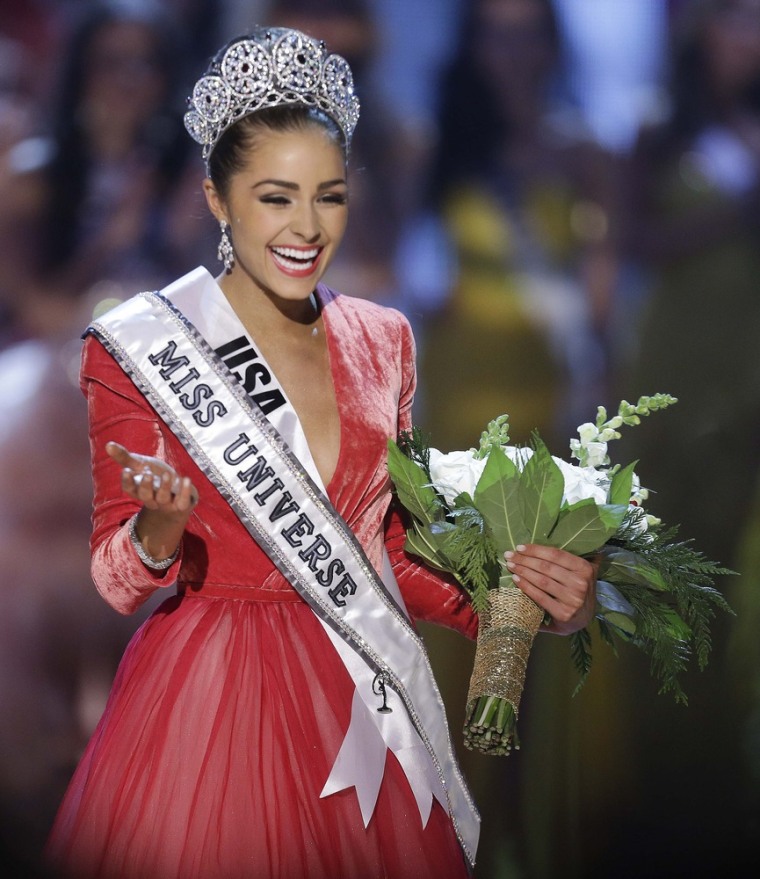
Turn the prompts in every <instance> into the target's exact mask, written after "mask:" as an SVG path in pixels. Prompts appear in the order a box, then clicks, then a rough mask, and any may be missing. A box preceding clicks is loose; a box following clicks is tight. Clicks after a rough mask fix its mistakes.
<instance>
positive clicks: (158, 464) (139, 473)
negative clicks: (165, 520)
mask: <svg viewBox="0 0 760 879" xmlns="http://www.w3.org/2000/svg"><path fill="white" fill-rule="evenodd" d="M106 452H107V453H108V455H109V457H111V458H113V460H114V461H116V463H117V464H119V465H120V466H121V468H122V470H121V487H122V488H123V489H124V491H125V492H126V493H127V494H128V495H129V496H130V497H133V498H134V499H135V500H136V501H140V503H141V504H143V506H144V507H145V508H146V509H148V510H154V511H156V512H158V513H164V514H167V515H168V516H170V517H171V516H172V515H173V514H175V515H176V514H177V513H179V514H180V515H181V514H187V515H188V516H189V514H190V511H191V510H192V509H193V507H194V506H195V505H196V504H197V503H198V491H197V489H196V488H195V486H194V485H193V483H192V482H191V481H190V479H189V478H188V477H187V476H185V477H180V476H179V474H178V473H177V471H176V470H174V468H173V467H170V466H169V464H167V463H166V462H165V461H162V460H161V459H160V458H151V457H148V456H147V455H137V454H135V453H134V452H130V451H128V450H127V449H125V448H124V446H122V445H119V443H115V442H109V443H106Z"/></svg>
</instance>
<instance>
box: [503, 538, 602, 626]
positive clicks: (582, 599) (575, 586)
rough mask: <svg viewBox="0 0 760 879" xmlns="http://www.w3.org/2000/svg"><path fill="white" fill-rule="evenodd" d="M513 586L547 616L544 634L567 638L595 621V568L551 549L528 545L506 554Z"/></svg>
mask: <svg viewBox="0 0 760 879" xmlns="http://www.w3.org/2000/svg"><path fill="white" fill-rule="evenodd" d="M505 559H506V562H507V568H508V569H509V571H510V572H511V573H512V579H513V580H514V582H515V585H516V586H517V587H518V588H519V589H521V590H522V591H523V592H524V593H525V594H526V595H527V596H528V597H529V598H532V599H533V601H535V602H536V604H537V605H539V607H542V608H543V609H544V610H545V611H546V612H547V613H548V614H549V615H550V616H551V623H548V624H547V625H545V626H543V629H544V631H547V632H554V633H555V634H557V635H570V634H572V633H573V632H577V631H578V630H579V629H583V628H584V627H585V626H587V625H588V624H589V623H590V622H591V620H592V619H593V618H594V608H595V606H596V571H597V569H596V566H595V565H594V564H592V563H591V562H589V561H587V560H586V559H582V558H580V557H579V556H576V555H573V554H572V553H569V552H566V551H565V550H563V549H556V548H555V547H552V546H538V545H537V544H529V545H527V546H518V547H517V549H516V550H515V551H514V552H507V553H505Z"/></svg>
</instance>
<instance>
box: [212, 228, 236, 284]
mask: <svg viewBox="0 0 760 879" xmlns="http://www.w3.org/2000/svg"><path fill="white" fill-rule="evenodd" d="M219 229H220V231H221V233H222V237H221V238H220V240H219V247H218V248H217V250H216V258H217V259H218V260H219V262H221V263H222V265H223V266H224V270H225V272H227V274H228V275H229V273H230V272H231V271H232V267H233V266H234V265H235V251H234V250H233V249H232V241H231V240H230V230H229V227H228V226H227V223H226V222H225V221H224V220H219Z"/></svg>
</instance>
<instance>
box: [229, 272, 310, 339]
mask: <svg viewBox="0 0 760 879" xmlns="http://www.w3.org/2000/svg"><path fill="white" fill-rule="evenodd" d="M217 283H218V284H219V286H220V287H221V289H222V292H223V293H224V295H225V296H226V297H227V300H228V301H229V303H230V305H231V306H232V308H233V309H234V311H235V313H236V314H237V316H238V317H239V318H240V320H241V321H242V323H243V325H244V326H246V327H247V328H249V329H251V330H253V329H254V328H255V330H256V334H264V335H267V336H272V335H286V336H289V337H291V338H296V339H299V338H304V337H307V336H312V335H318V334H319V330H318V328H319V325H320V324H321V320H322V319H321V315H320V310H319V303H318V301H317V296H316V294H315V293H312V294H311V296H309V297H308V298H307V299H299V300H289V299H280V298H279V297H276V296H275V295H274V294H270V293H267V292H266V291H264V290H261V289H259V288H258V287H256V286H255V285H253V284H250V283H249V284H245V283H241V282H240V279H239V278H236V277H235V273H234V270H233V274H231V275H226V274H223V275H221V276H220V277H219V278H217ZM315 331H316V332H315Z"/></svg>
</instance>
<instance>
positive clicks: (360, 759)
mask: <svg viewBox="0 0 760 879" xmlns="http://www.w3.org/2000/svg"><path fill="white" fill-rule="evenodd" d="M387 753H388V749H387V747H386V745H385V741H384V740H383V737H382V735H381V734H380V731H379V730H378V728H377V726H376V725H375V724H374V723H373V721H372V716H371V715H370V713H369V711H367V707H366V706H365V704H364V702H363V700H362V698H361V696H360V695H359V692H358V690H354V699H353V703H352V705H351V723H350V725H349V727H348V732H347V733H346V735H345V738H344V739H343V744H342V745H341V746H340V751H338V756H337V757H336V758H335V763H334V764H333V768H332V770H331V771H330V776H329V777H328V779H327V782H326V783H325V786H324V787H323V788H322V793H321V794H320V795H319V796H320V798H321V797H327V796H330V794H335V793H338V791H342V790H345V789H346V788H349V787H355V788H356V795H357V797H358V798H359V808H360V809H361V813H362V820H363V821H364V826H365V827H367V825H368V824H369V822H370V819H371V818H372V813H373V812H374V811H375V803H376V802H377V796H378V794H379V793H380V785H381V783H382V781H383V772H384V771H385V755H386V754H387Z"/></svg>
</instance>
